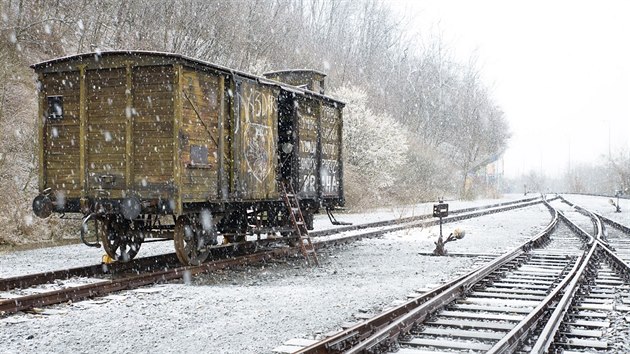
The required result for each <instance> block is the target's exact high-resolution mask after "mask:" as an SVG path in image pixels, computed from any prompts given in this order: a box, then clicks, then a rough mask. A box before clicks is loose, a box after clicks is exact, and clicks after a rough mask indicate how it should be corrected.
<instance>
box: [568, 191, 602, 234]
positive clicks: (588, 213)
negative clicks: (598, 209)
mask: <svg viewBox="0 0 630 354" xmlns="http://www.w3.org/2000/svg"><path fill="white" fill-rule="evenodd" d="M558 198H559V199H560V200H561V201H562V202H563V203H565V204H567V205H570V206H572V207H573V208H575V210H577V211H578V212H579V213H581V214H582V215H584V216H587V217H589V218H590V219H591V222H592V223H593V227H594V231H595V233H596V234H597V237H596V238H597V239H598V240H599V241H600V242H602V243H606V241H604V240H603V239H602V237H603V230H604V228H603V226H602V221H601V220H600V219H599V218H598V217H597V216H596V215H595V214H594V213H593V212H591V211H590V210H587V209H585V208H582V207H581V206H579V205H577V204H574V203H571V202H570V201H568V200H566V199H565V198H563V197H562V196H558ZM571 224H574V223H571ZM576 226H577V225H576Z"/></svg>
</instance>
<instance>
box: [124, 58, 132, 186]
mask: <svg viewBox="0 0 630 354" xmlns="http://www.w3.org/2000/svg"><path fill="white" fill-rule="evenodd" d="M125 66H126V69H127V70H126V73H125V76H126V78H127V82H126V90H125V96H126V104H127V106H126V108H125V109H126V111H125V112H126V114H127V119H126V125H125V160H126V161H125V187H126V188H127V192H128V191H130V190H131V189H132V188H133V175H132V174H133V158H134V156H133V155H134V154H133V120H134V117H133V116H134V114H133V110H132V107H133V94H132V92H133V91H132V90H133V87H132V85H133V82H132V77H131V62H129V61H127V62H126V65H125Z"/></svg>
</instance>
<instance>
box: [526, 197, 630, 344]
mask: <svg viewBox="0 0 630 354" xmlns="http://www.w3.org/2000/svg"><path fill="white" fill-rule="evenodd" d="M567 204H569V203H567ZM582 209H583V208H582ZM583 210H586V209H583ZM589 213H590V212H589ZM590 214H591V215H592V218H595V219H598V217H597V216H596V215H595V214H594V213H590ZM563 218H564V221H565V222H566V223H567V224H569V225H573V228H574V229H575V230H579V232H582V233H584V234H587V233H586V231H584V230H582V229H581V228H580V227H579V226H578V225H576V224H575V223H573V222H572V221H571V220H569V219H568V218H566V217H564V216H563ZM601 237H602V231H601V229H600V233H598V234H597V235H596V236H595V237H594V238H593V242H592V245H591V247H590V248H589V252H588V254H587V256H586V257H585V258H583V260H582V264H581V265H580V268H579V270H578V271H577V272H576V273H575V274H574V275H572V276H571V277H572V279H571V283H570V284H569V285H568V286H566V290H565V292H564V295H563V296H562V298H561V299H560V301H559V302H558V304H557V305H556V308H555V310H554V311H553V312H552V313H551V315H550V316H549V318H548V320H547V324H546V325H545V327H544V328H543V329H542V331H541V332H540V334H539V336H538V340H537V341H536V343H535V344H534V346H533V347H532V349H531V351H530V353H536V354H542V353H546V352H547V351H548V350H549V347H550V346H551V345H552V344H553V342H554V340H555V337H556V334H557V333H558V330H559V329H560V326H561V324H562V321H563V319H564V318H565V315H566V314H567V312H568V311H569V310H570V307H571V304H572V303H573V302H574V299H575V295H576V292H577V290H578V288H579V287H578V286H579V284H580V282H581V281H582V279H583V278H584V276H585V275H586V269H587V267H588V266H589V264H591V262H592V261H593V259H594V255H595V253H596V251H598V250H600V249H601V250H602V251H603V252H605V253H608V255H609V257H611V258H610V259H612V260H615V259H616V260H618V261H621V260H620V259H619V258H618V257H617V256H616V255H615V254H614V253H613V252H612V251H611V250H610V249H609V248H608V247H606V244H605V243H603V242H602V241H601ZM621 262H622V263H623V261H621ZM624 264H625V263H624ZM626 267H627V265H626ZM626 274H630V270H629V269H628V268H626Z"/></svg>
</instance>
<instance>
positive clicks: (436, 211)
mask: <svg viewBox="0 0 630 354" xmlns="http://www.w3.org/2000/svg"><path fill="white" fill-rule="evenodd" d="M447 216H448V204H447V203H439V204H433V217H434V218H445V217H447Z"/></svg>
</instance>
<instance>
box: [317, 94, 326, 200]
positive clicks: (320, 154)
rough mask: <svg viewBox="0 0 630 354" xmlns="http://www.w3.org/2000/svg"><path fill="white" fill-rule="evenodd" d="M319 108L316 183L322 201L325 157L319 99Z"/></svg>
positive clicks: (318, 102) (320, 102)
mask: <svg viewBox="0 0 630 354" xmlns="http://www.w3.org/2000/svg"><path fill="white" fill-rule="evenodd" d="M317 110H318V112H317V113H316V114H315V117H317V151H316V152H315V161H316V166H315V184H316V185H317V186H316V187H315V188H316V190H317V198H318V199H319V200H320V201H321V200H322V198H323V195H324V191H323V190H322V159H323V158H324V151H323V150H322V114H323V109H322V101H321V100H318V101H317Z"/></svg>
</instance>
